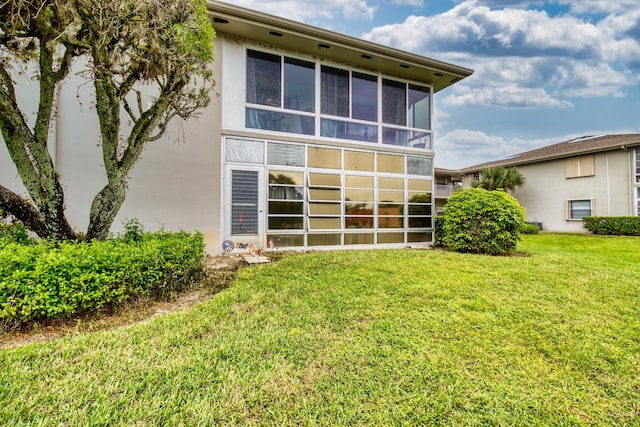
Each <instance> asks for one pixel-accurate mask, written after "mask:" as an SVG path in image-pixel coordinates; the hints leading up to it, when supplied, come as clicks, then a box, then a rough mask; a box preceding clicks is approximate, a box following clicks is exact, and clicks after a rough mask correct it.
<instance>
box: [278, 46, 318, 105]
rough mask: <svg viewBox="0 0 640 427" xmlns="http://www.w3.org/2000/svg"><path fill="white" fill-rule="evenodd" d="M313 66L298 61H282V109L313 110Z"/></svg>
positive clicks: (290, 59) (289, 59)
mask: <svg viewBox="0 0 640 427" xmlns="http://www.w3.org/2000/svg"><path fill="white" fill-rule="evenodd" d="M315 90H316V82H315V64H314V63H313V62H307V61H300V60H298V59H292V58H285V59H284V108H288V109H291V110H299V111H307V112H310V113H312V112H313V111H314V109H315Z"/></svg>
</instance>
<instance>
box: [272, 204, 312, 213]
mask: <svg viewBox="0 0 640 427" xmlns="http://www.w3.org/2000/svg"><path fill="white" fill-rule="evenodd" d="M269 213H270V214H280V215H282V214H296V215H302V214H303V213H304V204H303V203H302V202H301V201H300V202H269Z"/></svg>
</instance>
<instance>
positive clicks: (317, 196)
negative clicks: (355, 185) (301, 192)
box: [309, 188, 342, 200]
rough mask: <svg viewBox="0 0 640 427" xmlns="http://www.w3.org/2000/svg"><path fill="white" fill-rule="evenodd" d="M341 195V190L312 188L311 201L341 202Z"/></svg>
mask: <svg viewBox="0 0 640 427" xmlns="http://www.w3.org/2000/svg"><path fill="white" fill-rule="evenodd" d="M341 194H342V193H341V191H340V189H335V190H332V189H319V188H310V189H309V200H341V198H340V196H341Z"/></svg>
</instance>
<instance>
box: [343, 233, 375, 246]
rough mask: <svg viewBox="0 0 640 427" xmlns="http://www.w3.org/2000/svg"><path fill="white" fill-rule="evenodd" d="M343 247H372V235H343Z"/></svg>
mask: <svg viewBox="0 0 640 427" xmlns="http://www.w3.org/2000/svg"><path fill="white" fill-rule="evenodd" d="M344 244H345V245H372V244H373V233H345V235H344Z"/></svg>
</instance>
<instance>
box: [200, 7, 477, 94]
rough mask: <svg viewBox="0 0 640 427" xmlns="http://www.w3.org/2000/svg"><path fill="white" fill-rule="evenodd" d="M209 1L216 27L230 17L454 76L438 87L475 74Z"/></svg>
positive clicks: (307, 26)
mask: <svg viewBox="0 0 640 427" xmlns="http://www.w3.org/2000/svg"><path fill="white" fill-rule="evenodd" d="M206 4H207V11H208V12H209V15H211V17H212V21H213V22H214V27H215V26H216V25H215V20H214V19H220V18H223V19H224V18H230V19H233V20H236V21H241V22H243V23H244V24H248V25H253V26H259V27H263V28H266V29H271V30H274V29H279V30H281V31H283V32H286V33H287V34H290V35H293V36H298V37H301V38H305V39H313V40H316V41H319V42H328V43H331V45H333V46H339V47H342V48H345V49H349V50H356V51H363V52H370V53H373V54H374V55H376V56H377V57H378V58H380V59H382V60H387V61H401V62H404V63H406V65H408V66H409V67H411V66H415V67H419V68H423V69H424V68H426V69H429V70H431V71H434V72H445V73H448V74H451V75H453V76H454V78H453V79H451V80H450V81H448V82H442V83H440V84H439V85H438V87H437V90H441V89H444V88H445V87H447V86H449V85H452V84H454V83H456V82H458V81H459V80H462V79H464V78H465V77H469V76H470V75H471V74H473V70H472V69H469V68H466V67H462V66H458V65H454V64H451V63H447V62H443V61H439V60H436V59H432V58H428V57H425V56H422V55H418V54H414V53H411V52H407V51H403V50H399V49H395V48H392V47H388V46H384V45H381V44H378V43H374V42H370V41H367V40H364V39H360V38H356V37H352V36H348V35H345V34H341V33H337V32H334V31H331V30H327V29H324V28H319V27H314V26H311V25H308V24H304V23H300V22H296V21H292V20H289V19H285V18H280V17H278V16H274V15H269V14H266V13H263V12H258V11H255V10H252V9H246V8H243V7H240V6H235V5H231V4H228V3H224V2H220V1H213V0H207V3H206ZM220 32H222V33H224V32H225V31H224V29H220ZM437 90H436V87H434V92H436V91H437Z"/></svg>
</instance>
